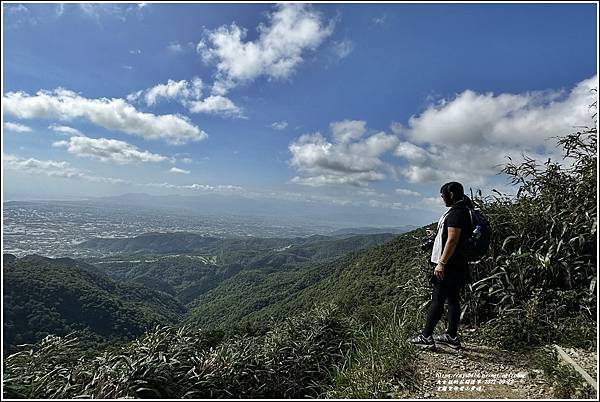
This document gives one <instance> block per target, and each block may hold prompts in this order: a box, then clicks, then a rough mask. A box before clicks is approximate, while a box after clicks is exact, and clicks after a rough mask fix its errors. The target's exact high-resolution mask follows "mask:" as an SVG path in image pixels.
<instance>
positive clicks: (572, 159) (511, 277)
mask: <svg viewBox="0 0 600 402" xmlns="http://www.w3.org/2000/svg"><path fill="white" fill-rule="evenodd" d="M558 144H559V146H560V147H562V150H563V160H562V161H560V162H556V161H551V160H548V161H545V162H543V163H539V162H538V161H536V160H534V159H531V158H527V157H526V158H525V160H524V162H522V163H520V164H514V163H512V161H511V162H510V163H508V164H507V165H506V166H505V167H504V169H503V172H504V173H505V174H507V175H509V177H510V178H511V179H512V182H513V184H515V185H516V186H518V188H517V193H516V197H511V196H508V195H505V194H501V193H499V192H497V193H496V194H495V195H493V196H490V197H487V198H482V197H478V198H477V199H476V200H475V201H476V203H478V204H479V206H480V207H481V209H482V210H483V211H484V213H485V214H486V215H487V216H488V217H489V218H490V220H491V223H492V226H493V228H494V237H495V241H494V244H493V248H492V251H491V254H490V256H488V257H487V258H485V259H483V260H482V261H480V262H479V263H477V264H476V265H475V266H474V272H473V274H474V275H473V276H474V282H473V283H472V284H471V285H470V286H469V289H468V291H467V292H466V293H465V297H466V303H465V307H466V309H465V315H464V319H465V320H466V321H468V322H471V323H472V324H477V325H480V324H483V327H484V331H481V332H480V334H481V335H482V336H483V337H484V338H486V339H487V340H488V341H491V342H495V343H497V344H498V345H500V346H503V347H507V348H513V349H515V348H520V347H527V346H533V345H541V344H544V343H549V342H553V341H560V342H563V343H566V344H571V345H574V346H591V345H593V344H595V339H596V286H597V285H596V282H597V272H596V269H597V267H596V265H597V253H596V241H597V206H596V203H597V199H596V189H597V181H596V180H597V156H596V155H597V151H598V147H597V128H596V127H595V126H594V127H593V128H587V129H584V130H581V131H578V132H576V133H573V134H570V135H567V136H565V137H563V138H559V139H558Z"/></svg>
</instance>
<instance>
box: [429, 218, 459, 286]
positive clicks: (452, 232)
mask: <svg viewBox="0 0 600 402" xmlns="http://www.w3.org/2000/svg"><path fill="white" fill-rule="evenodd" d="M460 231H461V228H453V227H448V239H447V240H446V244H445V245H444V250H443V251H442V256H441V257H440V259H439V260H438V264H437V266H436V267H435V269H434V271H433V273H434V275H435V276H436V277H437V278H438V279H444V268H445V267H446V264H447V263H448V260H449V259H450V257H452V254H454V250H456V245H457V244H458V240H459V239H460Z"/></svg>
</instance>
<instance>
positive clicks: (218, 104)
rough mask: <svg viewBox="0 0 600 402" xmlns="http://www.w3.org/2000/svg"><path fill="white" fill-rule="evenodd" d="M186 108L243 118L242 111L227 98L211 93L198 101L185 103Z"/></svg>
mask: <svg viewBox="0 0 600 402" xmlns="http://www.w3.org/2000/svg"><path fill="white" fill-rule="evenodd" d="M187 106H188V110H189V111H190V112H192V113H208V114H217V115H221V116H227V117H238V118H244V112H243V110H242V109H241V108H239V107H237V106H236V105H235V104H234V103H233V102H232V101H231V99H229V98H226V97H224V96H220V95H211V96H209V97H208V98H204V99H203V100H200V101H190V102H188V103H187Z"/></svg>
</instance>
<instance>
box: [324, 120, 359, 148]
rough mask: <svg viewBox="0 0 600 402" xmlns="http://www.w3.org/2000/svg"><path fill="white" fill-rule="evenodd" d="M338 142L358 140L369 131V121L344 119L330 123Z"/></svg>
mask: <svg viewBox="0 0 600 402" xmlns="http://www.w3.org/2000/svg"><path fill="white" fill-rule="evenodd" d="M329 128H330V130H331V133H332V134H333V138H334V139H335V140H336V142H340V143H347V142H351V141H355V140H358V139H359V138H360V137H362V136H363V135H364V134H365V133H366V132H367V122H366V121H362V120H343V121H338V122H334V123H331V124H329Z"/></svg>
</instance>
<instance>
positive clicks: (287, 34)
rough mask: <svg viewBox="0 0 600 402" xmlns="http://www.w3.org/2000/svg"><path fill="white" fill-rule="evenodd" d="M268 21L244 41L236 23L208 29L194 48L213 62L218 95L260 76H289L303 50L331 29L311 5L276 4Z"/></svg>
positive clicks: (313, 46)
mask: <svg viewBox="0 0 600 402" xmlns="http://www.w3.org/2000/svg"><path fill="white" fill-rule="evenodd" d="M268 19H269V20H268V22H267V23H265V24H260V25H259V26H258V28H257V30H258V37H257V38H256V40H254V41H245V38H246V35H247V31H246V29H245V28H242V27H239V26H238V25H236V24H235V23H233V24H231V25H230V26H229V27H227V26H221V27H219V28H217V29H216V30H213V31H208V32H207V35H206V36H207V37H206V39H205V40H202V41H201V42H200V43H198V46H197V50H198V52H199V53H200V54H201V55H202V58H203V60H204V61H205V62H207V63H211V62H214V63H216V67H217V74H216V78H217V80H216V85H215V87H214V88H213V89H214V91H215V92H213V93H214V94H217V95H224V94H225V93H226V91H227V90H228V89H230V88H232V87H233V86H235V85H237V84H238V83H244V82H250V81H253V80H255V79H256V78H258V77H260V76H266V77H268V78H269V79H271V78H274V79H282V78H288V77H289V76H290V75H291V74H292V73H293V72H294V71H295V69H296V68H297V67H298V66H299V65H300V63H302V61H303V57H304V55H305V53H306V51H309V50H314V49H316V48H317V47H318V46H319V45H320V44H321V43H322V42H323V40H324V39H325V38H327V37H328V36H329V35H331V33H332V32H333V22H329V23H326V22H325V21H323V19H322V17H321V15H320V14H319V13H318V12H317V11H315V10H314V9H312V8H311V7H310V5H307V4H300V3H285V4H278V5H276V8H275V10H274V11H273V12H271V13H270V14H269V16H268Z"/></svg>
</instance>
